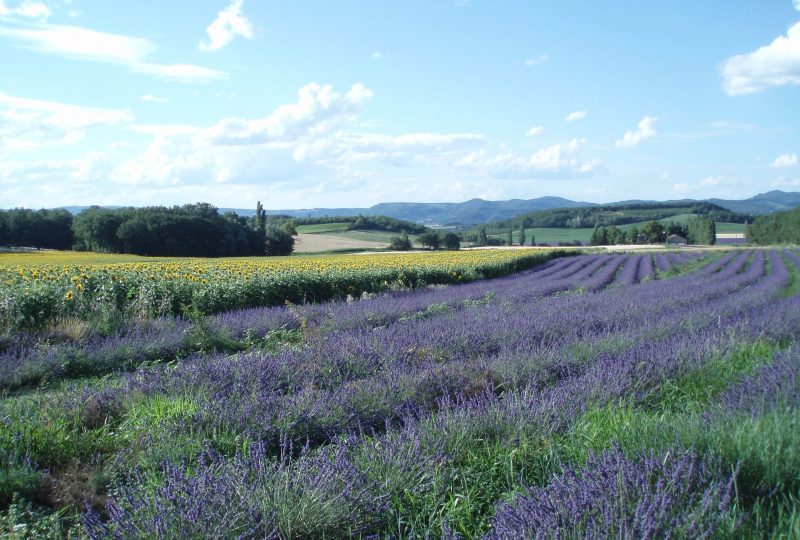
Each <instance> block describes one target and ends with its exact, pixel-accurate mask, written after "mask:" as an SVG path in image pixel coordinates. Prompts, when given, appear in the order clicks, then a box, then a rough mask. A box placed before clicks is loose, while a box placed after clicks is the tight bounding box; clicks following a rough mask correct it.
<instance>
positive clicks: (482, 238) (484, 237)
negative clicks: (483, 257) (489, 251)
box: [478, 225, 489, 246]
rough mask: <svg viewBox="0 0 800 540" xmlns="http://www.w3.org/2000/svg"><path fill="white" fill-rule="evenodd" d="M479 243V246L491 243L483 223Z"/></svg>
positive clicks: (479, 233)
mask: <svg viewBox="0 0 800 540" xmlns="http://www.w3.org/2000/svg"><path fill="white" fill-rule="evenodd" d="M478 245H479V246H488V245H489V236H488V235H487V234H486V226H485V225H481V227H480V229H478Z"/></svg>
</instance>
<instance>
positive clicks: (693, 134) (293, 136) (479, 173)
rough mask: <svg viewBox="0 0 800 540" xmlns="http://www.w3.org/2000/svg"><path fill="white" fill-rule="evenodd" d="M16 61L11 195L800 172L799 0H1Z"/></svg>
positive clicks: (58, 199) (55, 197) (743, 183)
mask: <svg viewBox="0 0 800 540" xmlns="http://www.w3.org/2000/svg"><path fill="white" fill-rule="evenodd" d="M122 12H124V13H125V17H120V13H122ZM343 35H346V36H347V39H342V36H343ZM0 54H2V55H3V57H4V59H8V61H7V62H5V64H6V65H5V66H4V68H5V73H6V74H7V76H6V77H5V78H4V80H3V81H2V82H0V163H2V166H0V206H2V207H4V208H13V207H20V206H21V207H29V208H42V207H48V208H53V207H69V206H90V205H94V204H97V205H101V206H155V205H164V206H172V205H180V204H187V203H194V202H197V201H198V200H202V201H207V202H209V203H210V204H213V205H214V206H216V207H218V208H236V209H244V208H249V207H250V206H253V205H254V204H255V201H257V200H261V201H262V203H263V204H264V206H265V207H266V208H267V209H269V210H309V209H325V208H367V207H370V206H373V205H375V204H379V203H389V202H392V203H394V202H399V201H402V202H407V203H434V204H448V203H449V204H452V203H456V202H457V201H460V202H465V201H468V200H471V199H474V198H480V199H483V200H488V201H505V200H510V199H522V200H529V199H537V198H540V197H562V198H565V199H569V200H573V201H581V202H593V203H601V204H602V203H608V202H619V201H624V200H632V199H640V200H680V199H697V200H702V199H708V198H721V199H747V198H750V197H752V196H755V195H757V194H760V193H765V192H768V191H772V190H775V189H779V190H783V191H789V192H791V191H797V190H798V189H800V157H798V154H800V134H799V133H798V130H797V128H796V126H795V124H796V119H797V118H798V117H800V114H798V113H800V99H798V97H800V89H798V86H800V0H794V2H792V1H791V0H780V1H778V0H770V1H768V2H753V3H751V4H744V3H737V4H736V5H733V6H731V5H728V4H724V3H717V4H711V3H708V4H704V5H696V3H692V2H688V1H687V2H678V3H670V4H669V5H652V4H648V5H634V6H630V5H624V4H622V3H621V2H615V3H612V4H607V5H602V6H601V5H584V4H582V3H579V2H576V1H574V0H573V1H570V2H559V3H552V4H544V3H542V4H540V5H530V4H529V3H524V2H510V3H507V4H504V5H502V6H498V5H496V4H492V3H489V2H485V1H479V0H471V1H470V0H435V1H431V2H411V3H406V4H402V5H362V4H360V3H357V2H354V1H352V0H350V1H343V2H341V3H338V4H336V5H322V6H320V5H318V4H316V3H313V2H308V1H305V2H293V3H291V4H285V5H267V4H264V3H258V2H254V1H253V0H219V1H202V2H188V0H183V1H180V2H171V3H169V4H168V5H159V6H156V5H148V4H144V5H142V4H139V3H136V4H134V3H132V2H128V3H122V2H120V3H117V2H115V3H114V4H113V5H110V4H107V3H103V2H100V1H98V0H0Z"/></svg>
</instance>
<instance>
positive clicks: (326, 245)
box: [294, 233, 387, 253]
mask: <svg viewBox="0 0 800 540" xmlns="http://www.w3.org/2000/svg"><path fill="white" fill-rule="evenodd" d="M386 246H387V244H386V243H385V242H368V241H366V240H353V239H352V238H343V237H341V236H334V235H329V234H302V233H301V234H298V235H297V236H296V237H295V239H294V252H295V253H317V252H320V251H332V250H335V249H373V248H385V247H386Z"/></svg>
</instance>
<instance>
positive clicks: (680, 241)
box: [667, 234, 688, 246]
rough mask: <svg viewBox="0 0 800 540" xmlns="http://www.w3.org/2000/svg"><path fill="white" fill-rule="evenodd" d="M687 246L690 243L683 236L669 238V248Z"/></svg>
mask: <svg viewBox="0 0 800 540" xmlns="http://www.w3.org/2000/svg"><path fill="white" fill-rule="evenodd" d="M686 244H688V242H687V241H686V238H684V237H683V236H678V235H677V234H671V235H669V236H667V245H668V246H685V245H686Z"/></svg>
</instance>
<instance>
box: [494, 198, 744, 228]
mask: <svg viewBox="0 0 800 540" xmlns="http://www.w3.org/2000/svg"><path fill="white" fill-rule="evenodd" d="M677 214H697V215H703V216H706V217H709V218H711V219H712V220H713V221H723V222H728V223H747V222H748V221H750V220H752V217H751V216H748V215H745V214H739V213H737V212H733V211H731V210H728V209H726V208H722V207H721V206H717V205H716V204H711V203H705V202H698V203H692V204H678V203H652V204H651V203H648V204H616V205H609V206H590V207H579V208H555V209H551V210H540V211H538V212H531V213H528V214H523V215H520V216H516V217H514V218H512V219H510V220H505V221H500V222H497V223H495V224H491V225H490V229H495V228H496V229H500V230H506V229H508V228H513V229H517V228H519V227H520V226H522V227H525V228H532V227H533V228H537V227H539V228H557V229H581V228H590V227H601V226H604V227H609V226H619V225H630V224H631V223H640V222H645V221H657V220H662V219H666V218H669V217H672V216H675V215H677Z"/></svg>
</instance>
